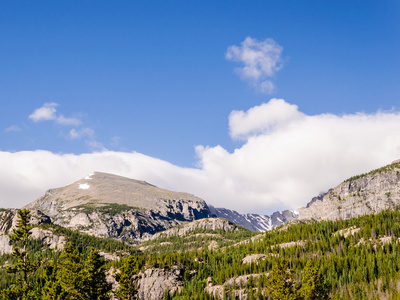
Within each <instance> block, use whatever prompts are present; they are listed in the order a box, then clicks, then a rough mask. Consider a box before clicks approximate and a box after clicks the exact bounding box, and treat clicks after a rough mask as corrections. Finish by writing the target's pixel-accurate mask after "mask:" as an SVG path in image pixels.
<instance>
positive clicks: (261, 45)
mask: <svg viewBox="0 0 400 300" xmlns="http://www.w3.org/2000/svg"><path fill="white" fill-rule="evenodd" d="M282 51H283V48H282V47H281V46H280V45H278V43H276V42H275V41H274V40H273V39H266V40H264V41H258V40H257V39H254V38H251V37H247V38H246V39H245V40H244V41H243V42H241V43H240V46H236V45H232V46H229V47H228V49H227V52H226V54H225V58H226V59H227V60H232V61H235V62H239V63H241V64H243V66H242V67H238V68H236V69H235V70H236V72H237V73H238V74H239V76H240V77H241V78H242V79H244V80H246V81H248V82H250V83H251V84H252V85H254V86H255V87H256V88H257V89H258V90H259V91H260V92H262V93H272V92H273V91H274V90H275V85H274V84H273V82H272V81H271V80H270V78H271V77H273V76H274V75H275V73H276V72H277V71H279V70H280V69H281V68H282V58H281V54H282Z"/></svg>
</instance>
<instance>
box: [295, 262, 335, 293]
mask: <svg viewBox="0 0 400 300" xmlns="http://www.w3.org/2000/svg"><path fill="white" fill-rule="evenodd" d="M301 282H302V285H301V288H300V295H301V297H302V299H304V300H324V299H329V296H328V292H327V289H326V287H325V285H324V279H323V277H322V276H321V273H320V272H318V269H317V267H315V266H313V263H312V261H311V260H309V261H308V262H307V264H306V266H305V268H304V270H303V273H302V275H301Z"/></svg>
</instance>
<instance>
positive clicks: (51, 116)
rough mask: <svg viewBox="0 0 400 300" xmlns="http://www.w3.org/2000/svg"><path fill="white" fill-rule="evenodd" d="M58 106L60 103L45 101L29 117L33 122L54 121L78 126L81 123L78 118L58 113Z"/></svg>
mask: <svg viewBox="0 0 400 300" xmlns="http://www.w3.org/2000/svg"><path fill="white" fill-rule="evenodd" d="M57 106H58V103H55V102H50V103H45V104H44V105H43V106H42V107H39V108H37V109H35V110H34V111H33V113H32V114H30V115H29V119H31V120H32V121H33V122H41V121H54V122H56V123H57V124H60V125H72V126H78V125H80V124H81V121H80V120H79V119H77V118H67V117H64V116H63V115H61V114H56V112H57V109H56V107H57Z"/></svg>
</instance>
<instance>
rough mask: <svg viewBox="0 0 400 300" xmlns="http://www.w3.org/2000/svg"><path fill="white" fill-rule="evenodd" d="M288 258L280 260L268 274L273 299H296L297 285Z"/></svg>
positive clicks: (269, 292) (270, 294) (269, 290)
mask: <svg viewBox="0 0 400 300" xmlns="http://www.w3.org/2000/svg"><path fill="white" fill-rule="evenodd" d="M287 266H288V262H287V261H286V260H279V261H278V262H277V264H276V265H275V267H274V268H273V269H272V271H271V273H270V274H269V276H268V288H267V291H268V295H269V296H270V297H271V298H272V300H296V299H298V297H297V287H296V285H295V281H294V278H293V275H292V272H291V271H290V270H289V269H288V268H287Z"/></svg>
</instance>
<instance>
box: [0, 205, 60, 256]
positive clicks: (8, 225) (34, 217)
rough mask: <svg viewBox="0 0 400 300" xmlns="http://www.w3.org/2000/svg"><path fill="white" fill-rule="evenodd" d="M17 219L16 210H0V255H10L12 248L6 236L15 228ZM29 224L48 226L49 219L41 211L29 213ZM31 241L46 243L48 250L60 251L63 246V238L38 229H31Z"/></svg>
mask: <svg viewBox="0 0 400 300" xmlns="http://www.w3.org/2000/svg"><path fill="white" fill-rule="evenodd" d="M17 219H18V214H17V210H16V209H3V210H0V254H10V253H12V249H13V248H12V246H11V244H10V238H9V237H8V234H10V233H11V232H12V230H13V229H14V228H15V224H16V222H17ZM30 223H31V224H32V225H39V224H48V223H50V218H49V217H48V216H46V215H44V214H43V213H42V212H41V211H37V210H33V211H31V219H30ZM30 238H31V239H40V240H42V241H43V242H44V243H46V244H47V245H48V246H49V248H51V249H54V248H57V249H59V250H62V249H63V247H64V244H65V238H64V237H60V236H57V235H55V234H53V232H52V231H50V230H43V229H40V228H32V229H31V236H30Z"/></svg>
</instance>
